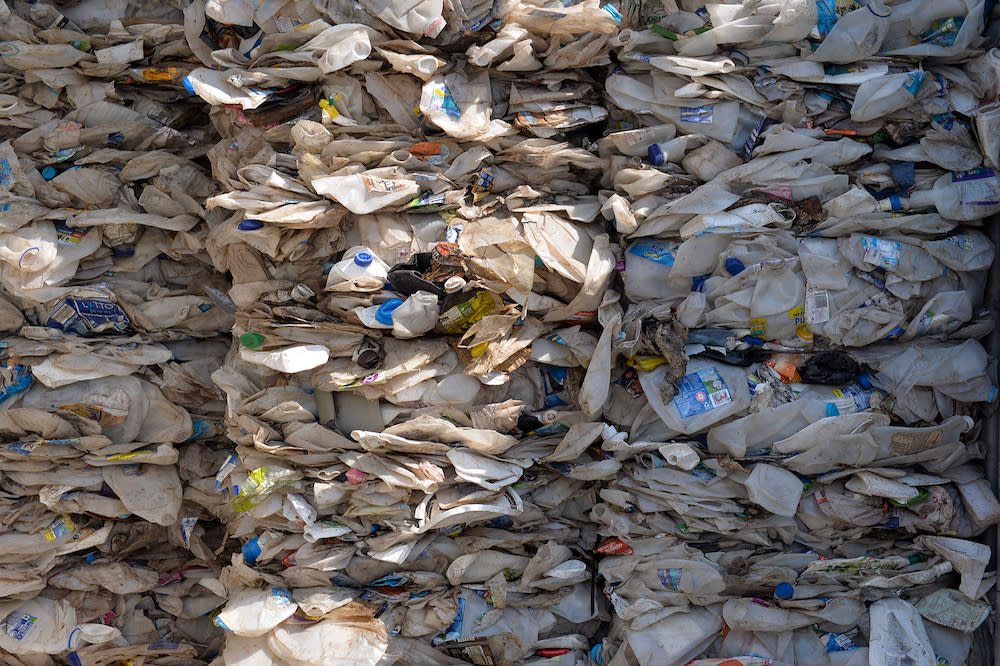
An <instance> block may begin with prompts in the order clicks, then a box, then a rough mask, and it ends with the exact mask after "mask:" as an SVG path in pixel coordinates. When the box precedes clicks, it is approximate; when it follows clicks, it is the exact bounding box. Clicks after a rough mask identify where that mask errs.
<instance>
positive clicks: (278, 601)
mask: <svg viewBox="0 0 1000 666" xmlns="http://www.w3.org/2000/svg"><path fill="white" fill-rule="evenodd" d="M267 603H268V604H270V605H271V606H275V607H277V608H281V607H282V606H287V605H288V604H290V603H293V602H292V593H291V592H289V591H288V590H286V589H284V588H281V587H276V588H274V589H272V590H271V596H270V597H268V599H267Z"/></svg>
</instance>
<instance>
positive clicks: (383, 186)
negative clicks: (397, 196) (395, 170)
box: [361, 173, 406, 192]
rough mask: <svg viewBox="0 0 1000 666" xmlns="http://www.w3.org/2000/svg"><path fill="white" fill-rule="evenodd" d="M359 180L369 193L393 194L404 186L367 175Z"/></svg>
mask: <svg viewBox="0 0 1000 666" xmlns="http://www.w3.org/2000/svg"><path fill="white" fill-rule="evenodd" d="M361 180H363V181H364V183H365V188H366V189H367V190H368V191H369V192H395V191H396V190H397V189H399V188H401V187H405V186H406V183H404V182H400V181H397V180H389V179H388V178H379V177H378V176H373V175H371V174H367V173H366V174H363V175H362V176H361Z"/></svg>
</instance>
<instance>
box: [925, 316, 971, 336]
mask: <svg viewBox="0 0 1000 666" xmlns="http://www.w3.org/2000/svg"><path fill="white" fill-rule="evenodd" d="M961 325H962V320H961V319H958V318H957V317H952V316H950V315H945V314H939V313H935V312H931V311H930V310H928V311H927V312H925V313H924V314H922V315H921V316H920V321H919V322H917V335H943V334H945V333H951V332H952V331H954V330H955V329H957V328H958V327H959V326H961Z"/></svg>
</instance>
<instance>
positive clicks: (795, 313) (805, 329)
mask: <svg viewBox="0 0 1000 666" xmlns="http://www.w3.org/2000/svg"><path fill="white" fill-rule="evenodd" d="M788 318H789V319H792V320H794V321H795V334H796V335H797V336H799V338H800V339H802V340H805V341H806V342H812V339H813V334H812V331H810V330H809V326H808V324H806V309H805V306H802V305H800V306H799V307H797V308H792V309H791V310H789V311H788Z"/></svg>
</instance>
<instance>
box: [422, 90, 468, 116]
mask: <svg viewBox="0 0 1000 666" xmlns="http://www.w3.org/2000/svg"><path fill="white" fill-rule="evenodd" d="M430 109H431V111H444V112H445V113H446V114H448V115H449V116H451V117H452V118H458V117H459V116H461V115H462V110H461V109H459V108H458V104H457V103H456V102H455V98H454V97H452V95H451V90H449V89H448V86H446V85H444V84H443V83H441V84H439V85H438V86H436V87H435V88H434V90H433V92H431V103H430Z"/></svg>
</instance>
